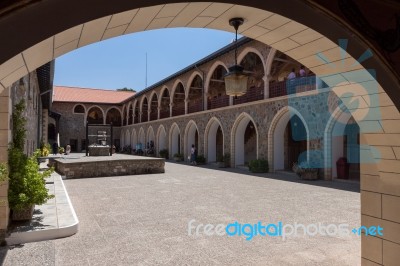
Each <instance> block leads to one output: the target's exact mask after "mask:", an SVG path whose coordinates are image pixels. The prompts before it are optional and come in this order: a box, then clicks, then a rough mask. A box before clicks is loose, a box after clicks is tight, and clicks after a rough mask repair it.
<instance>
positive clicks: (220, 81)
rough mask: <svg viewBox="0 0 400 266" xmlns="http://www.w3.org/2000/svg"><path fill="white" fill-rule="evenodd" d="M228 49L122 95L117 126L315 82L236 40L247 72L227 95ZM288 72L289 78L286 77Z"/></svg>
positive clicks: (266, 51)
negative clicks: (235, 92) (237, 92)
mask: <svg viewBox="0 0 400 266" xmlns="http://www.w3.org/2000/svg"><path fill="white" fill-rule="evenodd" d="M234 49H235V44H234V43H231V44H229V45H227V46H225V47H223V48H221V49H220V50H218V51H216V52H214V53H213V54H211V55H209V56H207V57H205V58H203V59H201V60H199V61H197V62H195V63H194V64H192V65H190V66H188V67H186V68H184V69H182V70H180V71H179V72H177V73H175V74H173V75H171V76H169V77H167V78H165V79H163V80H161V81H159V82H157V83H156V84H154V85H152V86H150V87H148V88H146V89H145V90H143V91H140V92H138V93H136V94H135V95H134V96H132V97H131V98H129V99H127V100H126V101H125V102H123V103H122V116H123V119H122V120H123V125H124V126H125V125H132V124H138V123H144V122H148V121H154V120H158V119H165V118H169V117H176V116H180V115H186V114H192V113H197V112H201V111H206V110H213V109H218V108H224V107H227V106H233V105H239V104H245V103H249V102H254V101H259V100H264V99H268V98H275V97H280V96H286V95H294V94H297V93H301V92H305V91H310V90H314V89H316V88H317V86H318V84H317V83H318V82H317V80H318V79H317V78H316V77H315V74H314V73H313V72H311V71H310V70H308V69H306V68H304V67H303V66H302V65H301V64H300V63H298V62H296V61H295V60H294V59H292V58H290V57H289V56H287V55H285V54H283V53H281V52H279V51H276V50H275V49H272V48H270V47H268V46H266V45H265V44H263V43H260V42H258V41H255V40H252V39H249V38H241V39H240V40H238V63H239V64H240V65H242V66H243V67H244V71H245V73H247V74H248V75H249V79H248V86H247V92H246V94H245V95H243V96H239V97H232V96H229V95H227V94H226V92H225V81H224V76H225V75H226V74H227V72H228V67H229V66H231V65H233V64H234ZM301 69H302V70H301ZM292 71H294V74H293V75H295V78H293V79H288V77H289V74H290V73H291V72H292ZM319 86H321V84H319Z"/></svg>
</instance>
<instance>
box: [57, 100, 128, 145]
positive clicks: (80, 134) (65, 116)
mask: <svg viewBox="0 0 400 266" xmlns="http://www.w3.org/2000/svg"><path fill="white" fill-rule="evenodd" d="M79 104H80V105H82V106H83V107H84V108H85V113H84V114H80V113H74V107H75V106H76V105H77V103H64V102H54V103H53V106H52V110H53V111H55V112H57V113H59V114H61V117H60V122H59V123H60V124H59V133H60V146H63V147H65V146H66V145H67V144H69V143H70V140H71V139H76V140H77V141H78V147H77V150H78V152H81V151H82V150H84V149H85V147H82V140H84V139H86V123H85V120H86V115H87V112H88V111H89V110H90V108H92V107H93V106H98V107H99V108H101V109H102V110H103V111H104V114H106V112H107V110H108V109H110V108H111V107H115V108H117V109H118V110H121V108H120V107H118V106H114V105H105V104H103V105H102V104H96V105H95V104H90V103H89V104H87V103H79ZM98 129H99V130H105V129H106V127H104V128H98ZM90 130H91V131H92V132H94V131H96V130H95V129H94V128H91V129H90ZM120 132H121V131H120V128H119V127H114V136H113V138H114V140H119V137H120ZM89 144H90V143H89Z"/></svg>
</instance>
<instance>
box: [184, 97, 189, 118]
mask: <svg viewBox="0 0 400 266" xmlns="http://www.w3.org/2000/svg"><path fill="white" fill-rule="evenodd" d="M189 102H190V100H189V99H185V115H187V114H188V111H189V110H188V105H189Z"/></svg>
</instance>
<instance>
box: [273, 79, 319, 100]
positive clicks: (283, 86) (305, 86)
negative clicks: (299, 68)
mask: <svg viewBox="0 0 400 266" xmlns="http://www.w3.org/2000/svg"><path fill="white" fill-rule="evenodd" d="M315 88H316V78H315V76H310V77H302V78H295V79H289V80H284V81H279V82H270V83H269V98H275V97H279V96H284V95H291V94H295V93H300V92H305V91H311V90H315Z"/></svg>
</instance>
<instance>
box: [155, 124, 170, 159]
mask: <svg viewBox="0 0 400 266" xmlns="http://www.w3.org/2000/svg"><path fill="white" fill-rule="evenodd" d="M167 147H168V146H167V132H166V131H165V127H164V126H163V125H161V126H159V128H158V131H157V154H159V153H160V151H161V150H165V149H167Z"/></svg>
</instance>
